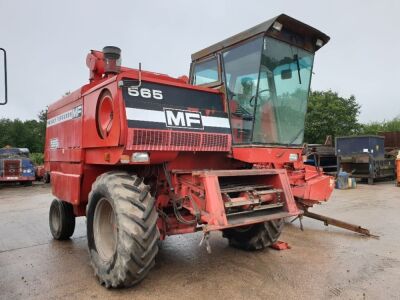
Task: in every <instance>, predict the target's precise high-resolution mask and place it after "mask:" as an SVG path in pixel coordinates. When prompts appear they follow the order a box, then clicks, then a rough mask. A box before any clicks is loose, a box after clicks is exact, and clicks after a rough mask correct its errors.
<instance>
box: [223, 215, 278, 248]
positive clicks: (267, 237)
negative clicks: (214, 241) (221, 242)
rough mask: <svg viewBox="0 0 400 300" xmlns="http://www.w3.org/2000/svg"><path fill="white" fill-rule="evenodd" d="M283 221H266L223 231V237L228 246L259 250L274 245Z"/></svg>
mask: <svg viewBox="0 0 400 300" xmlns="http://www.w3.org/2000/svg"><path fill="white" fill-rule="evenodd" d="M283 225H284V221H283V219H278V220H272V221H267V222H264V223H260V224H254V225H249V226H243V227H236V228H231V229H225V230H224V231H223V233H222V234H223V237H225V238H227V239H228V241H229V245H230V246H232V247H235V248H240V249H243V250H249V251H253V250H260V249H264V248H266V247H269V246H271V245H272V244H274V243H275V242H276V241H277V240H278V238H279V236H280V235H281V232H282V229H283Z"/></svg>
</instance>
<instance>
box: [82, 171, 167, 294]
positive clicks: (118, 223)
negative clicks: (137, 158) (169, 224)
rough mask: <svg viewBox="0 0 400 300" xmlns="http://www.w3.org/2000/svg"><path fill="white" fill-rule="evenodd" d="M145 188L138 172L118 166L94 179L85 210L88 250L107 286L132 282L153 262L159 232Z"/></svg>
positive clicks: (154, 211)
mask: <svg viewBox="0 0 400 300" xmlns="http://www.w3.org/2000/svg"><path fill="white" fill-rule="evenodd" d="M149 190H150V188H149V186H147V185H146V184H144V183H143V180H142V179H141V178H139V177H137V176H136V175H131V174H128V173H126V172H116V171H114V172H107V173H104V174H102V175H100V176H99V177H98V178H97V179H96V181H95V182H94V183H93V185H92V190H91V192H90V194H89V203H88V206H87V212H86V214H87V237H88V247H89V255H90V259H91V264H92V266H93V269H94V272H95V274H96V276H97V278H98V279H99V281H100V284H102V285H104V286H105V287H107V288H110V287H113V288H117V287H130V286H133V285H135V284H137V283H139V282H140V281H141V280H143V279H144V278H145V277H146V275H147V273H148V272H149V271H150V269H151V268H152V267H153V266H154V264H155V256H156V255H157V253H158V240H159V237H160V234H159V231H158V227H157V220H158V214H157V211H156V208H155V205H154V204H155V199H154V197H152V196H151V194H150V193H149Z"/></svg>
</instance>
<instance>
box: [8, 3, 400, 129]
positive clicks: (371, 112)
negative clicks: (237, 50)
mask: <svg viewBox="0 0 400 300" xmlns="http://www.w3.org/2000/svg"><path fill="white" fill-rule="evenodd" d="M280 13H285V14H288V15H289V16H291V17H294V18H296V19H299V20H300V21H303V22H304V23H307V24H309V25H311V26H313V27H315V28H317V29H319V30H321V31H323V32H324V33H326V34H327V35H329V36H330V37H331V41H330V42H329V43H328V44H327V45H326V46H325V47H323V48H322V49H321V50H319V51H318V52H317V55H316V58H315V67H314V72H315V75H314V77H313V79H312V83H311V86H312V89H314V90H326V89H332V90H334V91H337V92H338V93H339V94H340V95H342V96H345V97H348V96H350V95H352V94H353V95H355V96H356V98H357V101H358V102H359V103H360V104H361V105H362V111H361V115H360V120H361V121H362V122H368V121H382V120H384V119H391V118H393V117H395V116H398V115H400V96H399V90H400V71H399V69H400V68H399V67H400V66H399V64H400V60H399V59H397V57H400V41H399V35H400V34H399V30H400V1H395V0H392V1H390V0H380V1H366V0H364V1H350V0H347V1H338V0H336V1H321V0H319V1H318V0H316V1H311V0H302V1H298V0H292V1H282V0H281V1H278V0H276V1H266V0H264V1H262V0H260V1H251V0H241V1H232V0H231V1H228V0H225V1H216V0H214V1H205V0H197V1H188V0H186V1H184V0H182V1H177V0H176V1H175V0H168V1H161V0H160V1H151V0H147V1H132V0H131V1H117V0H108V1H77V0H74V1H71V0H68V1H61V0H60V1H55V0H48V1H39V0H35V1H28V0H26V1H18V0H10V1H6V0H0V47H3V48H6V50H7V51H8V70H9V73H8V74H9V78H8V80H9V104H8V105H7V106H0V118H1V117H7V118H20V119H30V118H35V117H36V115H37V113H38V112H39V111H40V110H41V109H43V108H45V107H46V106H47V105H49V104H50V103H52V102H54V101H55V100H57V99H59V98H60V96H61V95H63V94H64V93H65V92H66V91H73V90H75V89H77V88H78V87H80V86H81V85H83V84H85V83H87V81H88V75H89V71H88V69H87V67H86V64H85V58H86V54H87V53H88V51H89V50H90V49H98V50H101V49H102V47H103V46H105V45H115V46H118V47H120V48H121V49H122V62H123V65H125V66H129V67H136V66H137V65H138V62H142V68H143V69H145V70H149V71H155V72H159V73H166V74H169V75H172V76H180V75H185V74H186V75H187V74H188V70H189V64H190V55H191V53H193V52H195V51H197V50H200V49H202V48H205V47H207V46H209V45H211V44H213V43H215V42H218V41H220V40H222V39H224V38H227V37H229V36H231V35H233V34H235V33H238V32H240V31H243V30H245V29H248V28H250V27H252V26H254V25H257V24H259V23H261V22H263V21H265V20H267V19H270V18H272V17H274V16H276V15H278V14H280ZM392 58H393V60H392ZM1 92H3V88H1ZM1 98H2V97H1Z"/></svg>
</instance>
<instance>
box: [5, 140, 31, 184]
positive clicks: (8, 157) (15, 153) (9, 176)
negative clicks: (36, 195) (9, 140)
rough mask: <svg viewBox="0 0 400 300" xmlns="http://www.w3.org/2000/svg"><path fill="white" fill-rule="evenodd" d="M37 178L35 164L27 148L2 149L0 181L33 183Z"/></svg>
mask: <svg viewBox="0 0 400 300" xmlns="http://www.w3.org/2000/svg"><path fill="white" fill-rule="evenodd" d="M34 180H35V166H34V165H33V163H32V161H31V160H30V159H29V149H27V148H9V147H6V148H2V149H0V183H1V182H3V183H4V182H19V183H21V184H23V185H32V182H33V181H34Z"/></svg>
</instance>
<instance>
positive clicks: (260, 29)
mask: <svg viewBox="0 0 400 300" xmlns="http://www.w3.org/2000/svg"><path fill="white" fill-rule="evenodd" d="M275 22H279V23H280V24H282V31H283V30H285V31H287V32H290V33H292V34H296V35H298V36H301V37H304V38H305V40H306V41H307V43H305V44H304V45H303V48H305V49H306V50H308V51H311V52H315V51H317V50H318V49H319V48H321V47H318V46H317V45H316V41H317V39H320V40H321V41H322V42H323V45H325V44H326V43H328V41H329V39H330V38H329V36H327V35H326V34H325V33H323V32H321V31H319V30H317V29H315V28H313V27H311V26H309V25H307V24H304V23H302V22H300V21H298V20H296V19H294V18H292V17H289V16H288V15H285V14H280V15H279V16H276V17H275V18H272V19H270V20H268V21H265V22H263V23H261V24H259V25H257V26H254V27H252V28H250V29H247V30H245V31H243V32H240V33H238V34H235V35H234V36H231V37H230V38H227V39H225V40H223V41H221V42H218V43H216V44H214V45H211V46H209V47H207V48H204V49H203V50H200V51H198V52H195V53H193V54H192V62H193V61H197V60H200V59H202V58H204V57H207V56H209V55H212V54H214V53H216V52H219V51H221V50H223V49H225V48H228V47H231V46H233V45H235V44H237V43H239V42H241V41H244V40H247V39H249V38H252V37H254V36H256V35H258V34H261V33H265V34H267V35H270V36H272V37H275V38H277V39H281V40H285V34H284V33H283V32H279V31H277V30H274V29H273V25H274V23H275Z"/></svg>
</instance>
